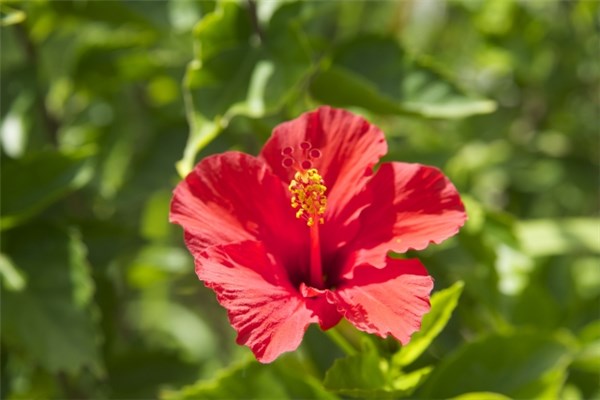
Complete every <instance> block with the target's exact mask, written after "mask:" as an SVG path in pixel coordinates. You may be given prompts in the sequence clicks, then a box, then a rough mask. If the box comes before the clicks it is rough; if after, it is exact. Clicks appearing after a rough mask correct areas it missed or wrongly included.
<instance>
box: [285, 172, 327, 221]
mask: <svg viewBox="0 0 600 400" xmlns="http://www.w3.org/2000/svg"><path fill="white" fill-rule="evenodd" d="M288 189H289V191H290V192H291V193H292V200H291V206H292V208H294V209H298V211H296V218H304V219H305V220H306V225H308V226H313V225H314V224H315V223H316V222H318V223H320V224H322V223H324V219H323V215H324V214H325V208H326V206H327V196H326V195H325V191H326V190H327V187H326V186H325V183H324V182H323V178H322V177H321V175H320V174H319V172H318V171H317V169H316V168H310V169H307V170H303V171H298V172H296V174H295V175H294V179H292V181H291V182H290V185H289V187H288Z"/></svg>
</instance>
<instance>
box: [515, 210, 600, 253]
mask: <svg viewBox="0 0 600 400" xmlns="http://www.w3.org/2000/svg"><path fill="white" fill-rule="evenodd" d="M599 227H600V219H599V218H568V219H562V220H556V219H554V220H549V219H539V220H529V221H520V222H519V223H518V225H517V234H518V236H519V238H520V240H521V244H522V246H523V249H524V250H525V252H526V253H528V254H530V255H532V256H536V257H542V256H551V255H557V254H570V253H577V252H581V251H585V252H590V253H594V254H600V240H598V233H599V229H600V228H599Z"/></svg>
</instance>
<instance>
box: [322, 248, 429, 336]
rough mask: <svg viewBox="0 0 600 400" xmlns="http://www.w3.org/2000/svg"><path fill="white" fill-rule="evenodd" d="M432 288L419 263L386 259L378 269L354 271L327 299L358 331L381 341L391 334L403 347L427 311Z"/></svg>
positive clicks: (362, 267)
mask: <svg viewBox="0 0 600 400" xmlns="http://www.w3.org/2000/svg"><path fill="white" fill-rule="evenodd" d="M432 288H433V279H432V278H431V277H430V276H429V275H428V274H427V270H425V267H424V266H423V265H422V264H421V262H420V261H419V260H417V259H411V260H395V259H389V258H388V260H387V265H386V266H385V268H382V269H379V268H375V267H372V266H368V265H363V266H360V267H358V268H357V269H356V270H355V272H354V277H353V278H352V279H351V280H350V281H348V282H346V283H344V284H342V285H341V286H340V287H339V288H338V289H337V290H335V291H332V292H329V293H328V296H329V300H330V301H331V302H334V303H336V304H337V306H338V310H339V311H340V312H341V313H343V314H344V317H345V318H346V319H347V320H348V321H350V322H351V323H352V324H354V326H356V327H357V328H358V329H360V330H362V331H365V332H367V333H375V334H377V335H379V336H381V337H383V338H385V337H387V335H388V334H391V335H392V336H394V337H395V338H396V339H398V340H399V341H400V342H402V344H406V343H408V342H409V340H410V336H411V335H412V334H413V333H414V332H416V331H417V330H419V328H420V327H421V319H422V317H423V314H425V313H427V312H428V311H429V308H430V304H429V293H430V292H431V289H432Z"/></svg>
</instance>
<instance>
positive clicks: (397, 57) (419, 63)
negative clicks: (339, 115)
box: [311, 36, 496, 118]
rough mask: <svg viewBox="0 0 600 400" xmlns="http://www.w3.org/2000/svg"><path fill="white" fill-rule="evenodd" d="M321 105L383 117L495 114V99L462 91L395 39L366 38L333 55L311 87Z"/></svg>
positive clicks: (352, 42) (351, 42)
mask: <svg viewBox="0 0 600 400" xmlns="http://www.w3.org/2000/svg"><path fill="white" fill-rule="evenodd" d="M311 92H312V94H313V95H314V96H315V97H316V98H317V99H318V100H320V101H322V102H324V103H327V104H332V105H337V106H346V107H348V106H358V107H363V108H366V109H368V110H371V111H373V112H376V113H380V114H415V115H421V116H424V117H434V118H462V117H466V116H469V115H473V114H485V113H490V112H492V111H494V110H495V108H496V105H495V103H494V102H493V101H491V100H486V99H482V98H479V97H477V96H474V95H471V94H468V93H467V92H465V91H464V90H462V89H460V88H459V87H458V86H457V85H456V84H455V83H453V82H452V81H451V80H450V79H449V78H448V77H446V76H444V74H442V73H441V72H439V71H438V69H437V68H436V67H434V66H433V65H432V64H431V62H430V61H427V60H421V59H414V58H412V57H410V56H409V55H408V54H406V52H405V51H404V50H403V49H402V48H401V47H400V46H399V45H398V43H397V42H396V41H395V40H394V39H391V38H383V37H377V36H363V37H360V38H358V39H356V40H353V41H350V42H349V43H347V44H346V45H345V46H343V47H342V48H341V49H340V50H339V51H338V52H337V53H336V54H335V56H334V59H333V64H332V66H331V67H330V68H329V69H326V70H324V71H323V72H322V73H320V74H318V75H317V76H316V78H315V79H314V80H313V81H312V84H311Z"/></svg>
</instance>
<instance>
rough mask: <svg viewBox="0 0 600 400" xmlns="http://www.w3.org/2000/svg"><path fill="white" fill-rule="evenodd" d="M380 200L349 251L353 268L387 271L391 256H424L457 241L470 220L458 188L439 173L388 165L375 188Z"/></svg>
mask: <svg viewBox="0 0 600 400" xmlns="http://www.w3.org/2000/svg"><path fill="white" fill-rule="evenodd" d="M369 189H370V190H371V191H372V192H373V194H374V196H373V199H372V203H371V204H370V205H369V207H368V208H367V209H365V210H364V211H363V213H362V214H361V217H360V219H361V227H360V234H359V235H358V236H357V237H356V239H355V241H354V242H353V243H352V244H350V245H349V246H348V248H350V249H354V250H353V251H352V250H351V253H353V254H352V255H351V257H350V261H349V262H350V264H353V265H360V264H363V263H368V264H370V265H375V266H382V265H383V261H384V260H385V255H386V254H387V252H388V251H395V252H398V253H403V252H405V251H407V250H409V249H414V250H422V249H424V248H425V247H427V246H428V245H429V243H431V242H433V243H436V244H439V243H441V242H442V241H444V240H445V239H447V238H448V237H450V236H453V235H455V234H456V233H457V232H458V229H459V228H460V227H461V226H462V225H463V224H464V223H465V221H466V219H467V215H466V213H465V209H464V206H463V204H462V201H461V200H460V196H459V194H458V192H457V190H456V188H455V187H454V185H453V184H452V183H451V182H450V181H449V180H448V178H446V177H445V176H444V174H442V172H440V171H439V170H438V169H437V168H434V167H428V166H424V165H421V164H407V163H399V162H393V163H384V164H382V165H381V167H380V168H379V170H378V171H377V174H376V175H375V176H374V177H373V179H372V180H371V181H370V182H369Z"/></svg>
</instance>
